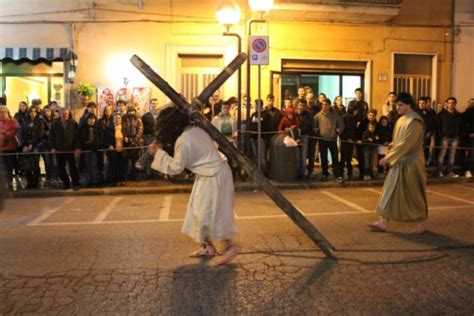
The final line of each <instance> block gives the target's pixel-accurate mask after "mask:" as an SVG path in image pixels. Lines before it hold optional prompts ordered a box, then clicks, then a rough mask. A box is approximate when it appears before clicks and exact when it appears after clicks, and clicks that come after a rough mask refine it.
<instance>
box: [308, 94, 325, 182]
mask: <svg viewBox="0 0 474 316" xmlns="http://www.w3.org/2000/svg"><path fill="white" fill-rule="evenodd" d="M306 106H307V108H308V112H309V113H310V114H311V117H312V118H313V122H314V117H315V116H316V114H318V113H319V112H321V105H320V104H319V103H316V102H314V93H311V92H310V93H308V94H307V95H306ZM309 136H310V137H309V143H308V159H309V160H308V167H309V168H310V169H308V170H309V171H310V172H309V174H308V177H309V178H310V179H313V178H314V161H315V158H316V157H318V156H319V147H318V140H317V139H316V135H315V134H314V129H313V131H311V133H310V135H309ZM318 161H319V160H318Z"/></svg>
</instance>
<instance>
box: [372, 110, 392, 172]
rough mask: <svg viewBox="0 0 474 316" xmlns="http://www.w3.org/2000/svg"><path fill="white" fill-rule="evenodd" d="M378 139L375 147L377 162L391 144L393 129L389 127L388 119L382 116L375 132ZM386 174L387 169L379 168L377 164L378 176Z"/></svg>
mask: <svg viewBox="0 0 474 316" xmlns="http://www.w3.org/2000/svg"><path fill="white" fill-rule="evenodd" d="M375 133H376V134H377V137H378V144H379V145H378V146H377V158H378V160H377V161H378V162H380V160H382V159H383V158H384V157H385V155H386V154H387V151H388V145H389V144H390V143H391V142H392V134H393V129H392V126H390V123H389V121H388V117H386V116H382V117H381V118H380V120H379V123H378V124H377V129H376V131H375ZM386 172H387V167H386V166H385V167H384V166H381V165H380V164H378V173H379V174H380V175H382V174H384V173H386Z"/></svg>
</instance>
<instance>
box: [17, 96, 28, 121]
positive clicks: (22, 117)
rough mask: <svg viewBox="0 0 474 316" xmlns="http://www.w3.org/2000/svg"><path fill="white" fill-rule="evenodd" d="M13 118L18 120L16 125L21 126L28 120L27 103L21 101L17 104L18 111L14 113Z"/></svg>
mask: <svg viewBox="0 0 474 316" xmlns="http://www.w3.org/2000/svg"><path fill="white" fill-rule="evenodd" d="M14 118H15V120H16V121H17V122H18V125H19V126H20V127H21V126H23V125H24V124H26V122H27V121H28V103H26V102H25V101H21V102H20V104H19V106H18V112H16V113H15V116H14Z"/></svg>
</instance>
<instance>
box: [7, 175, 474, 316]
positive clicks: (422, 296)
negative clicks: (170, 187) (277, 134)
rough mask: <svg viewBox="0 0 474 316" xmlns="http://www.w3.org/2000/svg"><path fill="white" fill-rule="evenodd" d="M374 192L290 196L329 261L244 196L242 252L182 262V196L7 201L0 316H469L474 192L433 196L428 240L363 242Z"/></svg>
mask: <svg viewBox="0 0 474 316" xmlns="http://www.w3.org/2000/svg"><path fill="white" fill-rule="evenodd" d="M380 190H381V187H357V188H355V187H351V188H320V189H307V190H289V191H284V194H285V196H286V197H288V199H289V200H290V201H291V202H293V203H294V205H295V206H296V207H297V208H298V209H299V210H301V212H302V213H303V214H304V215H305V216H307V218H308V219H309V220H310V221H311V222H312V223H313V224H314V225H315V226H316V227H317V228H318V229H319V230H320V231H321V232H322V233H323V234H324V235H325V236H326V238H327V239H328V240H329V241H330V242H331V243H332V244H333V245H334V246H335V247H336V256H337V260H334V259H327V258H325V257H324V254H323V253H322V252H321V251H320V250H319V249H318V248H317V247H316V246H315V245H314V244H313V243H312V242H311V241H310V240H309V239H308V238H307V237H306V236H305V235H304V233H303V232H302V231H301V230H300V229H299V228H298V227H297V226H296V225H295V224H294V223H293V222H291V220H290V219H288V218H287V217H286V215H284V214H283V212H282V211H280V210H279V209H278V208H277V207H276V206H275V205H274V204H273V202H272V201H271V200H270V199H269V198H268V197H267V196H266V195H265V194H264V193H262V192H238V193H236V200H235V217H236V224H237V227H238V229H239V233H240V235H239V237H238V238H237V241H238V242H239V243H240V245H241V247H242V253H241V254H240V255H239V256H238V257H237V259H236V260H235V261H234V262H233V263H232V264H229V265H227V266H223V267H214V266H212V263H213V260H201V259H194V258H189V257H188V254H189V253H190V252H192V251H194V250H196V244H195V243H194V242H193V241H192V240H190V239H189V238H188V237H186V236H184V235H182V234H181V233H180V231H181V225H182V220H183V217H184V214H185V210H186V203H187V200H188V198H189V194H187V193H183V194H166V193H164V194H148V195H110V196H64V197H45V198H15V199H8V200H7V201H6V210H5V211H4V212H3V214H1V215H0V314H2V315H3V314H81V315H82V314H94V315H96V314H114V315H122V314H154V315H157V314H159V315H222V314H272V315H273V314H286V315H318V314H329V313H333V314H351V315H353V314H397V315H400V314H465V315H472V314H473V313H474V264H473V263H474V261H473V254H474V247H473V246H474V233H473V232H474V230H473V223H474V219H473V212H474V183H453V184H437V185H430V186H428V200H429V223H428V228H429V232H427V233H425V234H423V235H413V234H410V231H411V230H412V229H413V228H414V227H415V224H400V223H390V227H389V232H387V233H373V232H370V231H369V229H368V227H367V223H369V222H370V221H373V220H375V219H376V216H375V215H374V214H373V212H372V210H373V208H374V207H375V204H376V202H377V199H378V197H379V195H380Z"/></svg>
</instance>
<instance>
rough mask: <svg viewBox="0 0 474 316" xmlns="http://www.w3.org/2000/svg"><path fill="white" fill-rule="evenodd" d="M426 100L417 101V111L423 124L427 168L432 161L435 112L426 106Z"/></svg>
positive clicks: (424, 98)
mask: <svg viewBox="0 0 474 316" xmlns="http://www.w3.org/2000/svg"><path fill="white" fill-rule="evenodd" d="M427 99H428V98H427V97H421V98H419V99H418V109H419V111H420V112H419V113H420V115H421V117H422V118H423V121H424V122H425V142H424V144H423V147H424V153H425V162H426V165H427V166H429V165H430V164H431V160H432V159H433V153H434V145H435V134H436V112H435V111H433V110H432V109H431V108H430V107H429V106H428V100H427Z"/></svg>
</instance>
